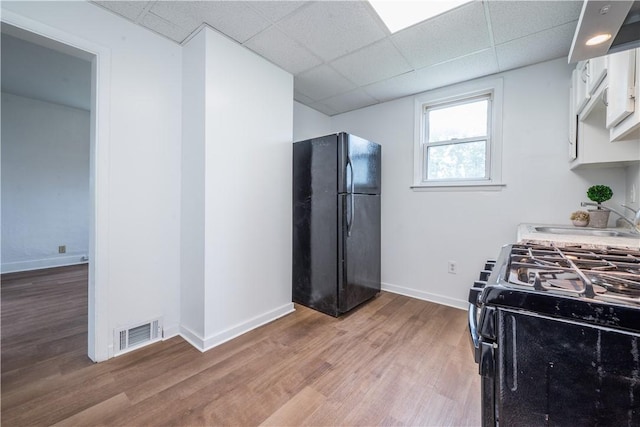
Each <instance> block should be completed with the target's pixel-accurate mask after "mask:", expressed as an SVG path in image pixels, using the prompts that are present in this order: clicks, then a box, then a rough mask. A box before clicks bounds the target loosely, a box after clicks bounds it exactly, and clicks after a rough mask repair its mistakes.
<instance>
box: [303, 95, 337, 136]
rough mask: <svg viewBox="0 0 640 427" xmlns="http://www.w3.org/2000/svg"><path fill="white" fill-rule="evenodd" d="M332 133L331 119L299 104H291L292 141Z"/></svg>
mask: <svg viewBox="0 0 640 427" xmlns="http://www.w3.org/2000/svg"><path fill="white" fill-rule="evenodd" d="M331 132H333V129H332V127H331V117H329V116H327V115H325V114H323V113H321V112H319V111H316V110H314V109H313V108H309V107H307V106H306V105H303V104H300V103H299V102H297V101H294V102H293V140H294V141H304V140H305V139H311V138H315V137H318V136H323V135H328V134H330V133H331Z"/></svg>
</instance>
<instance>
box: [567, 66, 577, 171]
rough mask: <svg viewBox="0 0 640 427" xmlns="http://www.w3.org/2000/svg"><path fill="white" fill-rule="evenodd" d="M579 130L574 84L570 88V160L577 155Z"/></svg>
mask: <svg viewBox="0 0 640 427" xmlns="http://www.w3.org/2000/svg"><path fill="white" fill-rule="evenodd" d="M574 72H575V71H574ZM577 132H578V116H577V115H576V105H575V104H574V102H573V86H572V87H570V88H569V160H574V159H575V158H576V156H577V150H576V141H577V139H576V136H577Z"/></svg>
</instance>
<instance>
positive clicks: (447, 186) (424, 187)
mask: <svg viewBox="0 0 640 427" xmlns="http://www.w3.org/2000/svg"><path fill="white" fill-rule="evenodd" d="M506 186H507V184H497V183H486V182H483V183H471V182H466V183H451V182H447V183H444V182H439V183H428V184H427V183H424V184H417V185H412V186H411V187H410V188H411V190H412V191H502V189H503V188H504V187H506Z"/></svg>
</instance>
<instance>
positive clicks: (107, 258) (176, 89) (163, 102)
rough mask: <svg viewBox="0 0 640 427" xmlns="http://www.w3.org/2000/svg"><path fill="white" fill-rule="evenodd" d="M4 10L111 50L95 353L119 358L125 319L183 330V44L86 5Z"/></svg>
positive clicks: (100, 163) (103, 62) (54, 33)
mask: <svg viewBox="0 0 640 427" xmlns="http://www.w3.org/2000/svg"><path fill="white" fill-rule="evenodd" d="M2 13H3V15H2V19H3V21H6V20H9V21H8V22H11V23H13V24H14V25H17V26H19V27H22V28H25V29H31V30H33V31H36V32H39V33H41V34H43V35H45V36H49V37H53V38H58V39H60V40H73V43H74V44H75V45H76V46H77V47H84V46H90V47H91V49H93V48H95V50H96V51H99V52H101V55H102V56H101V57H100V58H99V62H98V66H97V68H98V71H99V73H98V78H99V80H100V81H101V86H100V87H98V104H99V108H98V111H97V112H96V116H97V129H96V132H97V133H98V140H97V142H96V144H97V145H96V147H95V152H96V153H98V154H97V157H96V159H95V161H96V171H95V174H96V177H97V178H96V182H95V186H96V188H98V190H99V191H98V192H97V194H96V199H95V201H94V203H95V204H94V209H95V210H96V218H97V221H98V222H97V223H98V228H97V230H96V233H97V234H98V235H99V236H100V238H99V240H98V241H97V242H95V244H96V245H97V247H99V249H100V250H98V251H97V252H96V253H97V254H98V255H97V259H92V260H91V261H92V262H95V263H97V265H92V268H95V269H96V271H97V273H96V277H97V278H98V279H96V280H97V282H96V287H97V289H96V295H97V296H96V299H97V301H96V305H97V307H98V312H97V313H95V316H96V325H97V326H96V328H97V330H96V331H95V332H96V335H95V341H96V349H95V354H94V357H95V359H97V360H103V359H106V358H107V357H109V354H110V352H111V349H110V346H111V345H112V343H113V330H114V328H117V327H120V326H127V325H132V324H137V323H140V322H144V321H147V320H150V319H153V318H156V317H164V326H165V333H167V334H175V333H177V331H178V323H179V303H178V301H179V299H180V293H179V273H180V261H179V260H180V253H179V250H180V249H179V248H180V234H179V233H180V142H181V111H182V107H181V103H182V98H181V93H182V91H181V82H182V71H181V70H182V69H181V61H182V59H181V48H180V46H178V45H176V44H175V43H172V42H170V41H168V40H166V39H164V38H162V37H158V36H157V35H156V34H153V33H152V32H150V31H148V30H145V29H142V28H140V27H138V26H136V25H135V24H133V23H131V22H128V21H126V20H124V19H122V18H120V17H116V16H114V15H113V14H111V13H109V12H107V11H105V10H103V9H101V8H99V7H97V6H95V5H92V4H89V3H86V2H46V1H45V2H7V1H3V2H2ZM85 50H88V49H85ZM105 75H108V79H104V76H105ZM90 315H91V311H90ZM91 333H92V332H91V331H90V342H91ZM91 351H92V350H91V349H90V354H92V353H91Z"/></svg>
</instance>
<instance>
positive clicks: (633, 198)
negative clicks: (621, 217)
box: [625, 165, 640, 216]
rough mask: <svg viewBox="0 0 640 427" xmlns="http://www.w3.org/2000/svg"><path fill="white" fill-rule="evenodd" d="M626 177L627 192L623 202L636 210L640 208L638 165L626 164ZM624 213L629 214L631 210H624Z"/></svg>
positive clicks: (639, 171) (639, 169) (639, 170)
mask: <svg viewBox="0 0 640 427" xmlns="http://www.w3.org/2000/svg"><path fill="white" fill-rule="evenodd" d="M626 179H627V185H626V189H627V194H626V198H625V201H626V203H625V204H626V205H627V206H630V207H631V208H633V209H636V210H638V209H640V165H635V166H627V169H626ZM625 213H626V214H628V216H631V212H629V211H626V212H625Z"/></svg>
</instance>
